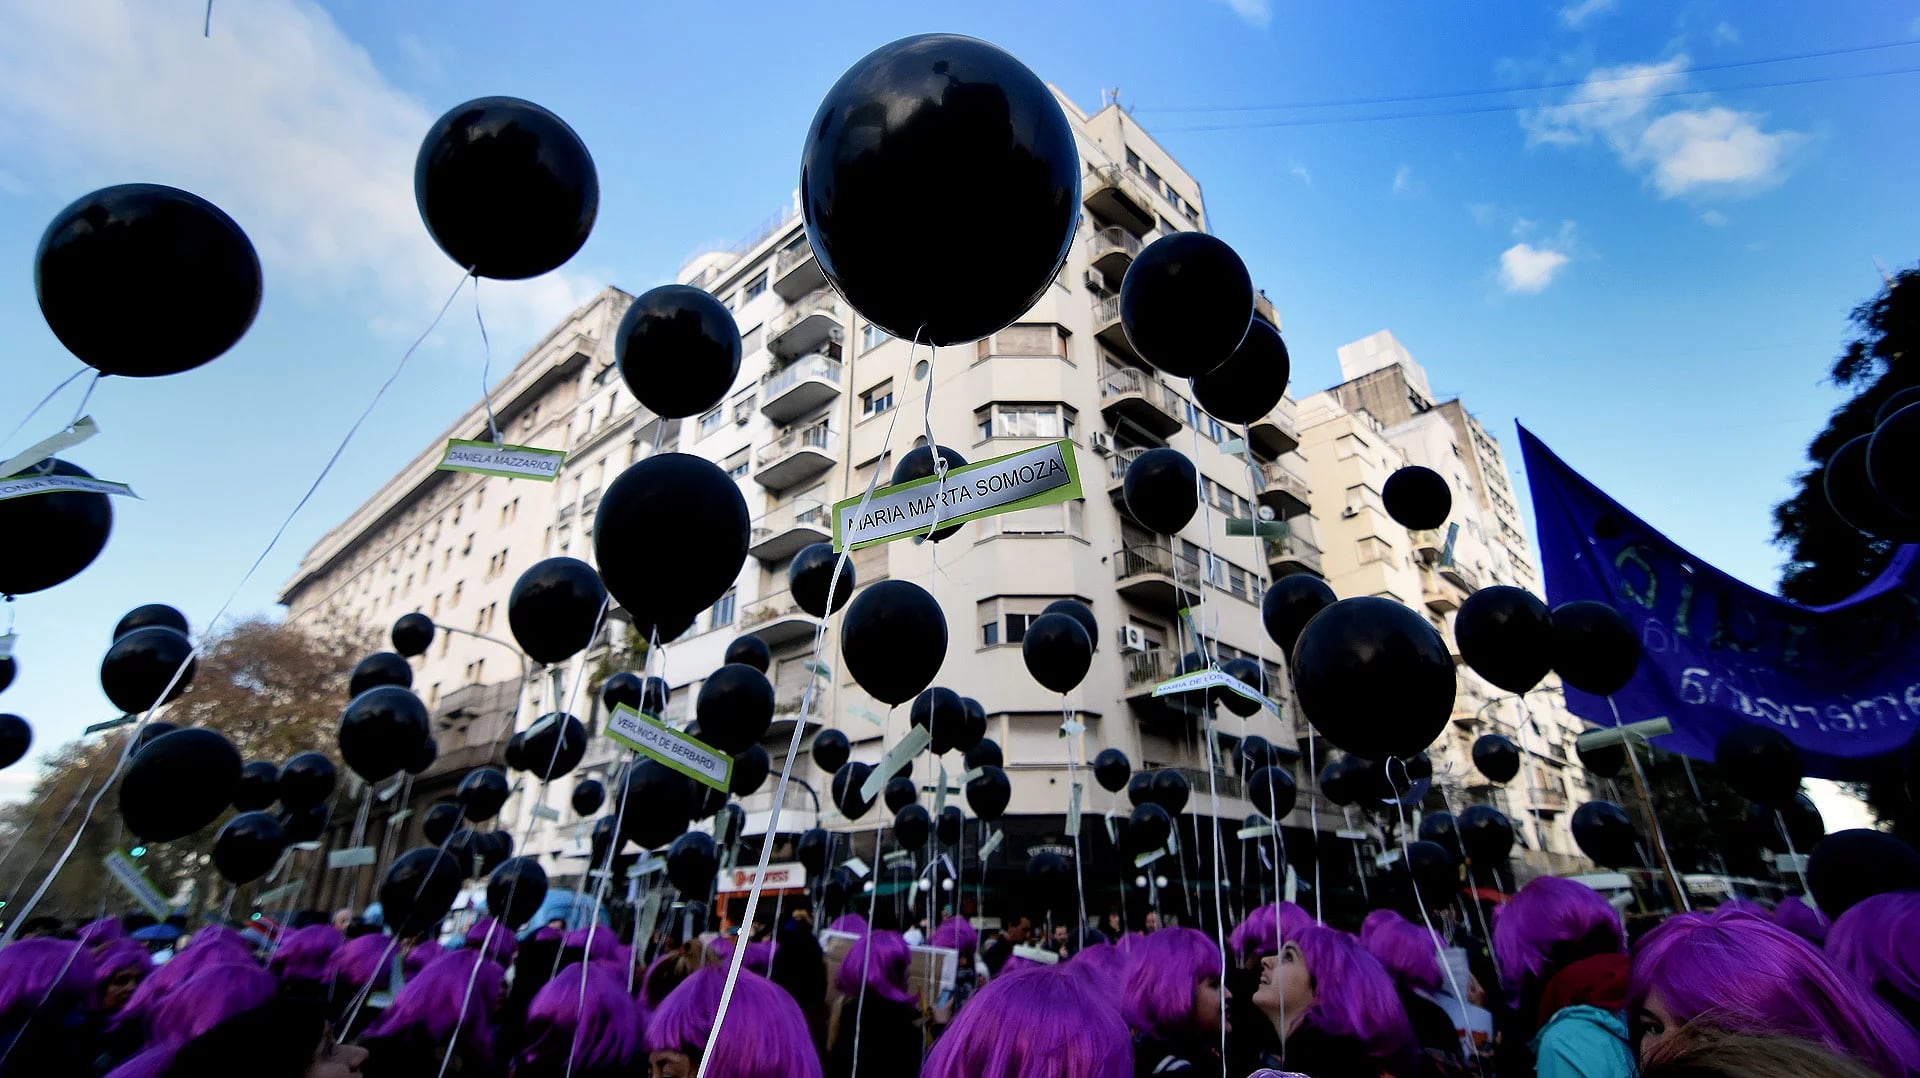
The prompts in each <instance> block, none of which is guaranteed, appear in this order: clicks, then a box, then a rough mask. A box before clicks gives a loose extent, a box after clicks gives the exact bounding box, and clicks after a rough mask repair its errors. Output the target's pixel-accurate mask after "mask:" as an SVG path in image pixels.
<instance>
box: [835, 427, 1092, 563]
mask: <svg viewBox="0 0 1920 1078" xmlns="http://www.w3.org/2000/svg"><path fill="white" fill-rule="evenodd" d="M1080 496H1081V494H1080V468H1079V464H1078V463H1077V462H1076V461H1075V459H1074V455H1073V442H1072V441H1070V440H1068V439H1065V438H1062V439H1061V440H1059V441H1057V442H1048V443H1047V444H1046V445H1040V446H1035V447H1033V448H1032V449H1022V450H1020V451H1019V452H1017V453H1008V454H1007V455H1006V456H1003V457H995V458H993V459H992V460H983V461H977V462H975V463H973V464H963V465H961V466H960V467H958V468H954V469H952V470H950V471H948V472H947V476H946V481H945V482H944V483H942V482H941V481H940V480H939V478H938V477H936V476H928V477H927V478H925V479H915V480H913V481H912V482H910V483H901V484H900V485H898V486H891V487H881V488H880V489H879V490H876V491H874V492H873V497H872V498H871V499H866V498H864V496H863V497H854V498H848V499H846V500H844V501H840V502H835V503H834V506H833V549H834V550H836V551H841V550H859V549H860V548H861V547H868V546H873V545H875V544H877V543H890V542H892V541H894V540H895V539H905V538H907V537H909V536H912V535H916V534H918V535H925V534H927V533H928V532H930V531H932V530H933V529H934V527H935V526H936V525H952V524H961V523H965V522H966V521H969V520H978V519H979V518H981V517H990V516H995V515H997V514H1000V513H1013V512H1018V511H1019V510H1022V509H1033V508H1036V507H1038V506H1042V505H1053V504H1055V503H1057V502H1066V501H1072V500H1073V499H1075V498H1078V497H1080ZM863 500H864V501H866V506H865V507H864V508H862V506H861V502H862V501H863Z"/></svg>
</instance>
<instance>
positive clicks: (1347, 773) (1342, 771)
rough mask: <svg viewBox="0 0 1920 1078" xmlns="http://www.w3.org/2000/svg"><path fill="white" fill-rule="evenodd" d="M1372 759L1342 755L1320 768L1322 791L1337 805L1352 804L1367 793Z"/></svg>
mask: <svg viewBox="0 0 1920 1078" xmlns="http://www.w3.org/2000/svg"><path fill="white" fill-rule="evenodd" d="M1372 770H1373V764H1372V762H1371V761H1368V760H1365V759H1362V758H1361V757H1358V756H1354V755H1351V754H1349V755H1346V756H1342V757H1340V758H1339V759H1337V760H1334V761H1333V762H1331V763H1329V764H1327V765H1326V766H1325V767H1323V768H1321V769H1320V775H1319V783H1320V792H1321V793H1322V794H1324V795H1325V796H1326V798H1327V800H1329V801H1331V802H1333V803H1334V804H1336V805H1343V806H1344V805H1351V804H1353V803H1354V802H1355V801H1358V800H1360V798H1361V797H1362V796H1363V795H1364V794H1367V793H1368V792H1369V791H1368V790H1367V786H1368V785H1369V783H1370V781H1371V780H1370V777H1369V772H1371V771H1372Z"/></svg>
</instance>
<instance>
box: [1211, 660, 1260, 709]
mask: <svg viewBox="0 0 1920 1078" xmlns="http://www.w3.org/2000/svg"><path fill="white" fill-rule="evenodd" d="M1220 672H1221V673H1223V674H1226V675H1227V676H1228V677H1231V678H1234V679H1235V680H1237V681H1239V682H1240V683H1241V684H1242V685H1245V686H1247V687H1248V688H1250V689H1253V690H1254V691H1256V692H1259V693H1261V694H1262V695H1266V694H1267V692H1268V690H1267V677H1266V672H1265V671H1264V670H1262V669H1260V664H1259V663H1257V662H1254V661H1253V660H1252V659H1228V660H1227V661H1226V662H1224V663H1221V664H1220ZM1220 705H1221V706H1222V707H1225V708H1226V709H1227V710H1228V711H1231V712H1233V713H1234V714H1235V715H1238V716H1240V717H1241V718H1243V719H1244V718H1248V717H1250V716H1252V715H1253V713H1254V712H1256V711H1259V710H1260V702H1259V701H1258V700H1249V699H1247V698H1246V697H1244V696H1242V695H1240V694H1239V693H1237V692H1231V691H1224V692H1222V693H1221V694H1220Z"/></svg>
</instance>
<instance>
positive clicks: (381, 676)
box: [347, 651, 413, 700]
mask: <svg viewBox="0 0 1920 1078" xmlns="http://www.w3.org/2000/svg"><path fill="white" fill-rule="evenodd" d="M382 685H397V686H399V687H400V688H403V689H410V688H412V687H413V666H412V665H411V664H409V663H408V662H407V660H405V659H403V658H401V657H400V656H398V655H395V654H394V653H393V652H391V651H376V652H374V653H373V654H371V655H369V656H367V657H366V658H364V659H361V660H360V661H359V662H357V663H355V664H354V665H353V673H352V674H350V675H348V676H347V699H349V700H351V699H353V698H354V697H356V696H359V695H360V694H361V693H363V692H366V691H367V690H368V689H377V688H379V687H380V686H382Z"/></svg>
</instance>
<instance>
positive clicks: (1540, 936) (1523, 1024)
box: [1493, 876, 1635, 1078]
mask: <svg viewBox="0 0 1920 1078" xmlns="http://www.w3.org/2000/svg"><path fill="white" fill-rule="evenodd" d="M1626 949H1627V940H1626V930H1625V928H1624V926H1622V924H1621V923H1620V914H1619V913H1618V912H1617V911H1615V910H1614V908H1613V907H1612V906H1611V905H1609V904H1608V902H1607V900H1606V898H1604V897H1603V896H1602V895H1601V894H1600V892H1598V891H1595V890H1594V889H1593V888H1591V887H1588V886H1586V885H1585V884H1582V883H1576V882H1574V881H1572V880H1563V879H1559V878H1557V877H1553V876H1542V877H1540V878H1539V879H1536V880H1534V881H1533V882H1531V883H1529V884H1527V885H1526V886H1525V887H1522V888H1521V889H1520V891H1519V893H1517V894H1515V895H1514V896H1513V900H1512V901H1511V902H1508V903H1507V904H1506V905H1505V906H1501V907H1499V908H1498V909H1496V910H1495V912H1494V919H1493V953H1494V957H1495V958H1496V959H1498V960H1499V963H1500V977H1501V980H1502V982H1503V987H1505V988H1506V990H1507V995H1508V1000H1509V1002H1510V1003H1511V1004H1512V1005H1513V1010H1512V1011H1511V1012H1508V1013H1507V1014H1506V1015H1505V1016H1504V1017H1505V1018H1506V1021H1505V1022H1504V1023H1503V1026H1502V1029H1501V1048H1500V1059H1501V1066H1500V1069H1501V1072H1502V1073H1505V1072H1507V1071H1508V1070H1515V1071H1518V1070H1521V1069H1524V1067H1525V1066H1526V1062H1527V1061H1526V1056H1527V1054H1528V1053H1531V1054H1532V1057H1533V1067H1534V1071H1535V1073H1536V1075H1538V1076H1539V1078H1571V1076H1584V1078H1601V1076H1619V1078H1630V1076H1631V1075H1633V1074H1634V1072H1635V1067H1634V1062H1633V1052H1632V1050H1631V1049H1630V1048H1628V1046H1627V1026H1626V1022H1625V1021H1624V1019H1623V1018H1622V1015H1621V1012H1622V1011H1623V1010H1624V1008H1625V1006H1626V986H1627V956H1626Z"/></svg>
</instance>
